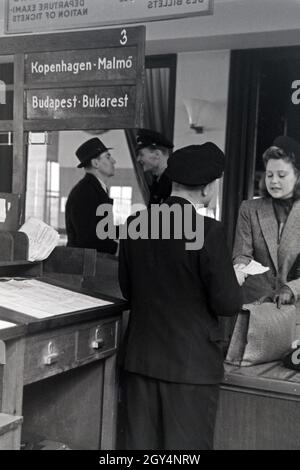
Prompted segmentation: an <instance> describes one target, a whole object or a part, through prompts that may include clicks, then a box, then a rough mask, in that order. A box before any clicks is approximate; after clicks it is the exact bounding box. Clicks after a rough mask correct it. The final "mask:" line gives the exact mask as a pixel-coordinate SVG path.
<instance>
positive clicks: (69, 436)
mask: <svg viewBox="0 0 300 470" xmlns="http://www.w3.org/2000/svg"><path fill="white" fill-rule="evenodd" d="M15 269H17V272H18V275H20V272H22V275H26V273H27V271H26V262H24V263H19V264H18V263H16V265H12V264H10V265H9V266H3V263H2V266H0V275H2V276H3V275H4V274H3V272H1V271H3V270H4V271H5V275H13V273H16V271H15ZM28 269H29V271H30V274H31V275H33V273H34V272H35V275H36V274H37V272H40V271H39V270H40V269H41V267H40V266H39V264H38V263H37V264H33V263H29V264H28ZM7 272H10V274H7ZM40 274H42V272H40ZM37 278H38V279H39V280H42V281H45V282H50V283H52V284H55V285H59V286H61V287H62V286H64V287H67V288H68V289H69V290H71V291H74V292H80V293H83V294H88V295H93V296H95V297H99V298H101V299H105V300H109V301H111V302H112V303H111V304H109V305H105V306H100V307H94V308H89V309H85V310H82V311H78V312H72V313H67V314H63V315H59V316H51V317H48V318H45V319H41V320H40V319H36V318H33V317H30V316H28V315H24V314H22V313H17V312H13V311H11V310H8V309H4V308H1V307H0V319H2V320H8V321H12V322H14V323H17V326H16V327H12V328H9V329H6V330H0V340H2V341H3V342H4V343H5V346H6V364H4V365H0V449H18V448H20V446H21V432H22V442H23V443H24V444H27V447H28V446H32V447H34V445H33V444H34V443H38V442H41V441H45V440H47V441H58V442H62V443H64V444H66V445H67V446H68V447H70V448H71V449H113V448H114V447H115V434H116V415H117V401H118V400H117V395H118V387H117V374H116V355H117V354H116V353H117V350H118V347H119V341H120V333H121V317H122V312H123V310H126V308H127V303H126V302H125V301H123V300H120V299H116V298H114V297H108V296H105V295H103V294H99V293H91V291H89V290H88V291H87V290H85V289H82V288H73V287H70V286H66V285H64V284H62V283H61V282H56V281H55V280H54V279H53V278H52V279H50V280H49V279H48V278H47V277H43V275H41V276H37ZM22 421H23V424H22ZM21 425H22V429H21Z"/></svg>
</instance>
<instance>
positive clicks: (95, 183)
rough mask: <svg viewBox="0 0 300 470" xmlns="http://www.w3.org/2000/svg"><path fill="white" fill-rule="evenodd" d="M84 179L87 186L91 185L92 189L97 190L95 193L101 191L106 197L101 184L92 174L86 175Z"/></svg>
mask: <svg viewBox="0 0 300 470" xmlns="http://www.w3.org/2000/svg"><path fill="white" fill-rule="evenodd" d="M84 179H85V180H86V181H88V182H89V184H92V185H93V187H94V188H95V189H97V191H99V189H100V190H101V191H103V192H104V193H105V194H106V195H107V192H106V191H105V190H104V189H103V187H102V184H101V183H100V181H99V179H98V178H97V176H95V175H93V174H92V173H86V174H85V176H84Z"/></svg>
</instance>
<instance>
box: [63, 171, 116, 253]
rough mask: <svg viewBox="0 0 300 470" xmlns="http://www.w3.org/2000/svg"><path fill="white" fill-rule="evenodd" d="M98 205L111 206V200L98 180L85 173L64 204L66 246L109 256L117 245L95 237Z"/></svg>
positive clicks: (98, 218)
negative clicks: (91, 250) (95, 251)
mask: <svg viewBox="0 0 300 470" xmlns="http://www.w3.org/2000/svg"><path fill="white" fill-rule="evenodd" d="M100 204H112V199H110V198H109V196H108V194H107V193H106V192H105V191H104V189H103V188H102V186H101V184H100V182H99V181H98V179H97V178H96V177H95V176H94V175H92V174H90V173H86V175H85V176H84V178H82V179H81V180H80V181H79V182H78V183H77V184H76V186H74V188H73V189H72V191H71V192H70V194H69V197H68V200H67V204H66V230H67V235H68V246H75V247H81V248H95V249H96V250H97V251H99V252H104V253H111V254H114V253H115V252H116V250H117V243H116V242H115V241H114V240H110V239H106V240H100V239H99V238H98V237H97V234H96V226H97V223H98V222H99V220H100V217H97V216H96V210H97V207H98V206H99V205H100Z"/></svg>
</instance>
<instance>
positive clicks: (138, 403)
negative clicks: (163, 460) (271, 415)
mask: <svg viewBox="0 0 300 470" xmlns="http://www.w3.org/2000/svg"><path fill="white" fill-rule="evenodd" d="M223 169H224V154H223V152H222V151H221V150H220V149H219V148H218V147H217V146H216V145H214V144H213V143H211V142H207V143H205V144H203V145H191V146H189V147H185V148H182V149H179V150H177V151H176V152H175V153H174V154H173V156H171V157H170V158H169V161H168V168H167V175H168V177H169V178H170V180H171V181H172V182H173V183H172V193H171V196H170V197H169V198H168V199H167V200H166V201H165V203H164V204H162V205H160V206H159V207H157V205H153V206H151V208H149V209H148V210H147V211H145V212H144V215H145V217H144V218H143V219H142V217H141V215H142V212H143V211H142V212H141V213H140V214H139V215H134V216H131V217H130V218H129V219H128V228H129V229H130V224H131V222H134V221H135V220H136V218H137V217H140V220H145V221H148V223H149V224H152V225H156V228H157V227H158V226H159V220H160V219H161V217H160V214H159V211H164V215H166V214H167V209H168V208H169V209H170V212H171V213H173V214H174V216H173V217H171V218H170V221H171V222H170V232H169V233H170V237H169V238H168V239H166V237H165V236H164V235H163V234H162V232H163V231H162V230H156V233H159V234H160V235H159V237H153V238H152V239H151V238H137V237H135V236H133V237H131V238H130V235H129V234H128V236H127V239H123V240H121V242H120V254H119V282H120V287H121V290H122V293H123V296H124V297H125V298H126V299H128V301H129V304H130V309H131V311H130V319H129V326H128V330H127V334H126V342H125V354H124V369H125V376H124V377H125V378H124V396H125V410H126V448H127V449H130V450H133V449H161V450H162V449H173V450H174V449H198V450H202V449H211V448H212V445H213V431H214V423H215V417H216V411H217V403H218V393H219V384H220V382H221V380H222V376H223V355H222V350H221V346H220V340H221V339H222V335H221V331H220V327H219V324H218V316H231V315H235V314H236V313H237V312H238V311H239V308H240V307H241V293H240V287H239V285H238V283H237V280H236V277H235V273H234V269H233V266H232V262H231V256H230V253H229V250H228V248H227V244H226V241H225V236H224V231H223V228H222V225H221V223H220V222H218V221H216V220H214V219H210V218H208V217H204V216H202V215H200V214H199V213H198V212H197V209H198V206H199V204H200V205H204V206H207V205H208V203H209V201H210V199H211V198H212V196H213V193H214V186H215V183H214V182H215V180H216V179H217V178H219V177H220V176H221V175H222V172H223ZM187 209H188V211H187V214H190V217H189V218H187V219H186V218H184V219H182V218H180V217H179V215H180V214H182V213H183V212H184V211H185V210H187ZM177 217H179V218H177ZM182 223H184V225H185V229H189V230H184V231H181V236H180V237H178V236H177V235H175V233H177V234H178V229H179V228H180V225H181V224H182ZM133 226H134V223H133ZM190 226H192V227H198V228H199V227H200V228H201V227H202V230H203V238H202V245H201V246H198V247H197V248H196V249H195V247H193V246H192V247H191V248H190V249H188V246H190V245H188V244H187V235H186V234H187V233H191V232H192V230H191V227H190ZM196 232H199V229H198V230H196ZM196 232H195V233H196ZM183 233H184V235H183Z"/></svg>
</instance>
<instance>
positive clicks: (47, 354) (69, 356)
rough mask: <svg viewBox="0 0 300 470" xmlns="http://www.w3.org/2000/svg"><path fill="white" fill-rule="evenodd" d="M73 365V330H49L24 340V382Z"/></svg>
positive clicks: (47, 375) (45, 376)
mask: <svg viewBox="0 0 300 470" xmlns="http://www.w3.org/2000/svg"><path fill="white" fill-rule="evenodd" d="M74 366H75V332H74V331H72V332H68V333H65V334H61V332H56V333H55V332H53V331H52V332H51V333H46V334H42V335H36V336H31V337H29V338H28V339H27V340H26V349H25V363H24V383H25V384H28V383H32V382H36V381H38V380H41V379H44V378H47V377H50V376H52V375H55V374H59V373H60V372H64V371H66V370H69V369H70V368H72V367H74Z"/></svg>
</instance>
